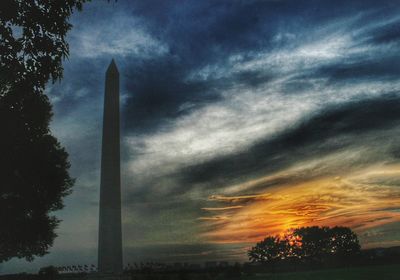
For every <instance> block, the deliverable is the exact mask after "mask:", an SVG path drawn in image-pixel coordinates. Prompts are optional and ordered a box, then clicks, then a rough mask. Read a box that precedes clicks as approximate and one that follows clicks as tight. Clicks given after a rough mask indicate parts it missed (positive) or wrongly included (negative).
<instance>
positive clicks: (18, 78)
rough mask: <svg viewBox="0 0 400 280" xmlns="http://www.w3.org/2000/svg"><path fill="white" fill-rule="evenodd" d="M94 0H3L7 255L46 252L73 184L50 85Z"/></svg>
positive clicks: (3, 233)
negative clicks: (77, 20) (71, 33)
mask: <svg viewBox="0 0 400 280" xmlns="http://www.w3.org/2000/svg"><path fill="white" fill-rule="evenodd" d="M84 2H87V1H86V0H65V1H52V0H1V1H0V131H1V137H0V180H1V184H0V221H1V226H0V262H2V261H6V260H8V259H10V258H12V257H19V258H26V259H27V260H32V259H33V257H34V256H35V255H39V256H40V255H44V254H45V253H47V250H48V248H49V247H50V246H51V245H52V243H53V240H54V238H55V236H56V234H55V233H54V229H55V228H56V226H57V225H58V223H59V220H57V219H56V217H55V216H52V214H51V212H52V211H55V210H58V209H61V208H62V207H63V202H62V198H63V197H64V196H65V195H67V194H68V193H69V192H70V190H71V187H72V185H73V180H72V178H71V177H70V176H69V173H68V168H69V163H68V159H67V157H68V155H67V153H66V151H65V150H64V148H62V147H61V145H60V143H59V142H58V141H57V139H56V138H55V137H54V136H52V135H51V133H50V130H49V122H50V120H51V117H52V107H51V104H50V102H49V100H48V98H47V96H46V95H44V93H43V92H44V88H45V85H46V83H47V82H48V81H50V80H51V81H53V82H54V81H56V80H59V79H61V77H62V72H63V68H62V60H63V59H64V58H65V57H66V56H67V55H68V43H67V42H66V41H65V36H66V34H67V32H68V30H70V28H71V24H70V23H69V21H68V20H69V17H70V16H71V14H72V12H73V11H74V10H75V9H78V10H80V9H81V8H82V4H83V3H84Z"/></svg>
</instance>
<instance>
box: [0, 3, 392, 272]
mask: <svg viewBox="0 0 400 280" xmlns="http://www.w3.org/2000/svg"><path fill="white" fill-rule="evenodd" d="M399 4H400V2H399V1H397V0H391V1H385V0H381V1H368V0H359V1H348V0H346V1H341V0H338V1H316V0H315V1H312V0H310V1H302V0H296V1H294V0H293V1H289V0H287V1H285V0H270V1H268V0H265V1H251V0H248V1H239V0H237V1H228V0H227V1H220V0H212V1H211V0H210V1H196V0H192V1H166V0H165V1H164V0H163V1H161V0H159V1H155V0H154V1H153V0H152V1H149V0H146V1H128V0H119V1H118V2H117V3H107V1H102V0H98V1H96V0H95V1H93V2H92V3H89V4H86V5H85V6H84V10H83V11H82V12H80V13H75V14H74V16H73V18H72V23H73V25H74V27H73V29H72V31H71V32H70V34H69V36H68V41H69V43H70V57H69V59H68V60H66V61H65V63H64V66H65V73H64V79H63V80H62V82H60V83H56V84H53V85H49V86H48V88H47V93H48V95H49V97H50V99H51V100H52V103H53V106H54V112H55V116H54V119H53V122H52V131H53V133H54V134H55V135H56V136H57V137H58V138H59V140H60V141H61V143H62V144H63V145H64V146H65V147H66V148H67V150H68V152H69V154H70V161H71V164H72V167H71V173H72V175H73V176H74V177H75V178H77V181H76V184H75V187H74V192H73V194H72V195H70V196H69V197H68V198H66V200H65V202H66V203H65V204H66V207H65V209H64V210H62V211H59V212H58V213H56V214H57V216H58V217H60V218H61V219H62V220H63V222H62V224H61V225H60V227H59V229H58V235H59V237H58V238H57V239H56V241H55V244H54V247H53V248H52V249H51V253H50V254H49V255H47V256H45V257H43V258H38V259H36V260H35V261H34V262H33V263H26V262H24V261H17V260H12V261H11V262H8V263H5V264H3V265H2V266H1V267H0V272H2V273H4V272H10V271H22V270H25V271H29V270H36V269H37V268H38V267H40V266H44V265H49V264H53V265H72V264H81V263H87V264H91V263H96V260H97V227H98V207H99V204H98V200H99V181H100V179H99V175H100V174H99V167H100V148H101V125H102V123H101V122H102V109H103V94H104V73H105V70H106V68H107V66H108V64H109V63H110V60H111V59H112V58H114V59H115V60H116V62H117V64H118V67H119V70H120V73H121V118H122V132H121V133H122V138H121V139H122V140H121V141H122V143H121V145H122V147H121V150H122V189H123V240H124V258H125V263H128V262H134V261H138V260H154V261H182V260H185V261H188V260H189V261H203V260H216V259H218V260H222V259H224V260H229V261H245V260H246V250H247V248H249V246H251V245H252V244H254V243H255V242H257V241H259V240H260V239H262V238H263V237H265V236H266V235H269V234H278V233H281V232H284V231H285V230H287V229H289V228H293V227H298V226H308V225H327V226H334V225H343V226H349V227H351V228H352V229H353V230H354V231H355V232H357V234H358V236H359V239H360V242H361V244H362V246H363V247H364V248H368V247H377V246H395V245H400V126H399V125H400V48H399V46H400V16H399V15H400V13H399V12H400V5H399Z"/></svg>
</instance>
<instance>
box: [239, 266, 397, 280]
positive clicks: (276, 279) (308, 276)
mask: <svg viewBox="0 0 400 280" xmlns="http://www.w3.org/2000/svg"><path fill="white" fill-rule="evenodd" d="M241 279H244V280H261V279H265V280H358V279H360V280H398V279H400V264H398V265H379V266H365V267H352V268H340V269H327V270H317V271H304V272H291V273H275V274H256V275H254V276H244V277H242V278H241Z"/></svg>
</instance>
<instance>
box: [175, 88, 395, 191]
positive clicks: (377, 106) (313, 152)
mask: <svg viewBox="0 0 400 280" xmlns="http://www.w3.org/2000/svg"><path fill="white" fill-rule="evenodd" d="M399 112H400V98H399V97H398V95H395V94H391V95H387V96H384V97H380V98H376V99H369V100H362V101H356V102H350V103H348V104H346V105H342V106H335V107H332V108H328V109H326V110H324V111H321V112H318V113H316V114H315V115H314V116H312V117H308V118H307V119H305V120H303V121H301V122H300V123H299V124H297V125H296V126H295V127H293V128H291V129H289V130H287V131H285V132H284V133H282V134H280V135H277V136H276V137H274V138H273V139H266V140H264V141H261V142H259V143H257V144H255V145H254V146H252V147H251V148H250V149H248V150H246V151H244V152H242V153H238V154H235V155H230V156H225V157H221V158H217V159H214V160H211V161H209V162H206V163H203V164H199V165H195V166H191V167H190V168H188V169H187V170H184V171H183V174H185V175H186V180H185V184H184V185H185V186H187V185H190V184H193V183H204V182H215V183H216V184H210V185H211V186H213V188H215V187H216V186H218V182H223V184H222V185H221V187H223V186H224V185H225V184H229V183H233V182H234V180H235V179H236V178H240V177H242V176H244V177H246V176H249V177H250V178H251V177H252V176H254V175H255V174H266V173H270V172H273V171H278V170H280V169H283V168H285V167H287V166H289V165H290V164H293V163H294V162H299V161H303V160H307V159H313V158H316V157H322V156H323V155H325V154H329V153H332V152H335V151H338V150H341V149H344V148H349V147H352V146H353V147H354V146H357V145H359V144H360V142H359V141H358V139H359V137H362V136H363V135H365V134H369V133H374V132H375V133H377V134H379V133H380V132H379V131H384V130H386V129H390V128H392V127H395V126H398V125H399V124H400V114H399ZM343 136H349V137H346V138H343ZM335 138H337V139H340V140H339V141H334V142H330V143H329V142H327V140H329V139H335ZM393 156H394V157H396V155H395V154H393ZM315 175H317V176H319V175H321V174H315ZM249 177H247V179H248V178H249ZM223 178H233V181H232V182H229V179H223ZM291 179H292V180H296V178H291ZM221 180H222V181H221ZM289 180H290V179H289ZM288 182H289V181H288V178H279V179H278V180H277V181H271V182H270V186H273V185H276V184H278V183H280V184H282V183H288ZM262 187H263V188H265V187H268V186H266V185H263V186H262Z"/></svg>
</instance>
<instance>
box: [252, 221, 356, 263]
mask: <svg viewBox="0 0 400 280" xmlns="http://www.w3.org/2000/svg"><path fill="white" fill-rule="evenodd" d="M359 251H360V244H359V242H358V238H357V235H356V234H355V233H354V232H353V231H352V230H351V229H349V228H347V227H333V228H330V227H317V226H313V227H301V228H297V229H294V230H291V231H289V232H287V233H286V234H285V235H283V236H280V235H276V236H268V237H266V238H265V239H264V240H262V241H260V242H259V243H257V244H256V245H255V246H254V247H252V248H251V249H250V250H249V251H248V256H249V259H250V261H252V262H262V263H273V262H277V261H283V260H293V259H295V260H296V259H297V260H300V259H301V260H304V261H322V260H324V259H326V258H329V257H334V256H352V255H354V254H357V253H358V252H359Z"/></svg>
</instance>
